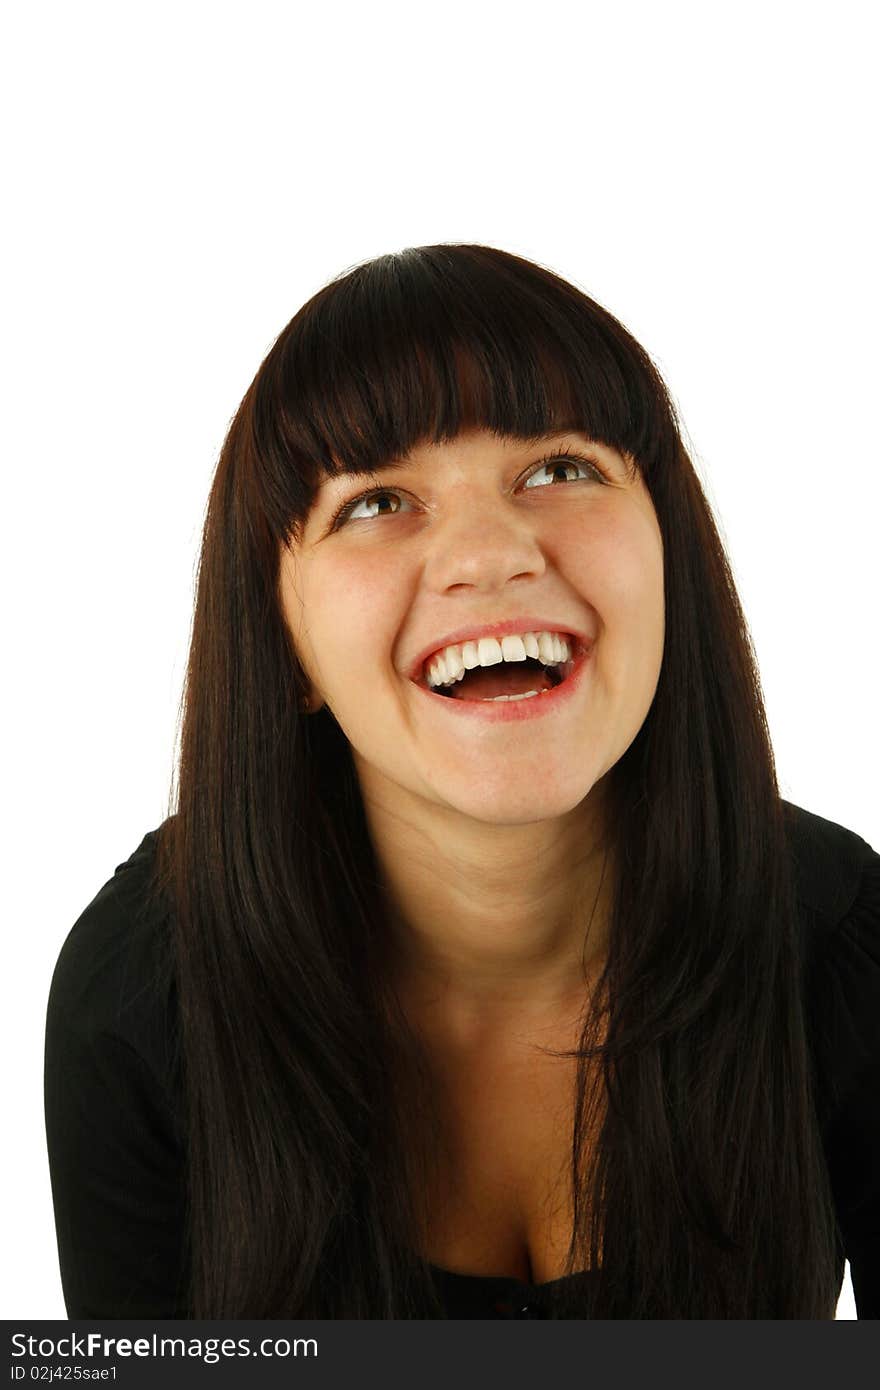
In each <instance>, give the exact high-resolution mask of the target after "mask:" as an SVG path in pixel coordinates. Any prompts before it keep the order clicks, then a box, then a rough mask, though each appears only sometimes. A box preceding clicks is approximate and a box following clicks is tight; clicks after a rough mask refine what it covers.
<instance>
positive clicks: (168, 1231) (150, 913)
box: [45, 803, 880, 1319]
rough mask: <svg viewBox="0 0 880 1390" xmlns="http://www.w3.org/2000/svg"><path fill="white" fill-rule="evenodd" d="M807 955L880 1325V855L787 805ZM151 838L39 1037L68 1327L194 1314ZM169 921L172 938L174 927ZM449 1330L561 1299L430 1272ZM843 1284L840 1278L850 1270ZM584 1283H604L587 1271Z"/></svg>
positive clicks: (122, 874) (112, 882) (847, 1185)
mask: <svg viewBox="0 0 880 1390" xmlns="http://www.w3.org/2000/svg"><path fill="white" fill-rule="evenodd" d="M786 810H787V812H788V814H789V816H790V824H791V834H792V845H793V851H794V856H795V863H796V872H797V883H798V898H799V902H800V905H801V910H802V914H803V923H804V928H805V931H806V933H807V940H808V942H809V949H810V951H811V962H812V965H811V969H812V971H813V975H812V976H811V978H813V979H815V980H816V982H817V983H816V987H815V988H814V989H811V990H810V993H809V1000H808V1022H809V1027H810V1030H811V1039H812V1042H813V1044H814V1046H815V1051H816V1056H817V1058H818V1066H819V1072H820V1085H821V1087H822V1090H823V1093H825V1094H827V1095H828V1096H829V1097H831V1098H832V1100H833V1103H832V1105H831V1110H830V1114H829V1119H828V1121H827V1123H826V1124H825V1126H824V1128H823V1143H824V1145H825V1153H826V1158H827V1162H828V1168H829V1173H830V1176H831V1182H832V1187H833V1190H834V1196H835V1204H836V1209H837V1215H838V1220H839V1223H840V1227H841V1231H842V1233H843V1237H844V1248H845V1252H846V1258H847V1259H848V1260H849V1263H850V1272H851V1276H852V1283H853V1292H854V1295H855V1301H856V1309H857V1313H858V1316H859V1318H876V1317H880V854H877V853H876V852H875V851H874V850H873V849H872V848H871V846H870V845H868V844H867V843H866V842H865V841H864V840H863V839H862V838H861V837H860V836H858V835H855V834H853V833H852V832H851V831H849V830H846V829H844V828H843V827H842V826H840V825H836V824H835V823H834V822H832V821H827V820H823V819H822V818H821V817H819V816H815V815H812V814H810V813H809V812H807V811H804V810H801V809H800V808H799V807H795V806H791V805H790V804H788V803H787V804H786ZM155 842H156V832H155V831H151V832H149V833H148V834H147V835H145V836H144V838H143V840H142V841H141V843H140V845H139V846H138V848H137V849H136V850H135V851H134V853H133V854H132V855H131V857H130V858H129V859H128V860H126V862H125V863H124V864H120V865H119V866H118V867H117V869H116V871H115V873H114V876H113V877H112V878H111V879H109V880H108V881H107V883H105V884H104V886H103V888H101V890H100V891H99V892H98V894H97V895H96V897H95V898H94V899H93V900H92V902H91V903H89V905H88V907H87V908H86V909H85V911H84V912H83V913H82V914H81V916H80V917H79V918H78V920H77V921H76V923H75V924H74V926H73V928H72V929H71V931H70V933H69V934H68V936H67V939H66V940H65V942H64V945H63V947H62V948H61V952H60V955H59V957H58V963H57V965H56V967H55V973H54V976H53V979H52V986H51V990H50V994H49V1002H48V1015H47V1027H46V1057H45V1103H46V1133H47V1139H48V1149H49V1166H50V1173H51V1180H52V1196H53V1201H54V1205H55V1225H56V1231H57V1237H58V1251H59V1257H60V1263H61V1279H62V1284H63V1288H64V1299H65V1304H66V1307H67V1313H68V1316H69V1317H70V1318H78V1319H87V1318H91V1319H97V1318H106V1317H118V1318H123V1317H131V1318H137V1317H140V1318H154V1319H156V1318H175V1317H178V1318H179V1317H185V1316H186V1313H185V1312H183V1311H182V1309H183V1307H184V1303H183V1298H182V1290H181V1289H180V1287H179V1281H180V1279H181V1277H182V1258H183V1257H182V1249H183V1245H182V1241H183V1183H182V1136H181V1132H180V1121H179V1109H178V1105H179V1098H178V1096H177V1093H176V1091H175V1086H174V1082H173V1074H174V1072H173V1061H172V1038H173V1036H174V1035H175V1032H176V1028H175V1020H174V1019H173V1018H172V1016H171V1005H170V1003H169V1002H168V1001H169V999H170V998H171V997H172V995H171V994H167V993H163V992H161V991H158V990H155V989H153V988H151V986H152V984H153V983H154V982H155V981H156V980H157V979H159V978H160V974H161V970H162V966H163V964H167V956H165V955H163V945H162V943H163V941H164V938H163V936H162V932H161V930H160V927H161V923H162V915H161V913H160V912H159V910H158V909H155V908H151V907H149V904H148V903H147V901H146V895H145V891H144V889H145V883H146V876H147V873H148V871H149V868H150V866H151V863H152V857H153V854H154V850H155ZM165 920H166V925H167V918H166V919H165ZM432 1270H433V1273H434V1277H435V1279H436V1280H437V1281H438V1283H439V1286H440V1288H441V1291H442V1295H443V1299H444V1305H445V1307H446V1309H447V1312H448V1314H449V1316H450V1317H455V1318H505V1317H512V1318H530V1317H546V1316H547V1315H548V1311H549V1309H550V1308H551V1307H552V1300H553V1291H554V1286H556V1285H558V1284H559V1283H560V1282H561V1281H559V1280H554V1281H553V1282H552V1283H547V1284H541V1285H537V1286H535V1285H529V1284H525V1283H521V1282H519V1281H517V1280H515V1279H509V1278H483V1277H480V1276H473V1275H466V1274H459V1273H452V1272H450V1271H445V1270H440V1269H437V1268H436V1267H432ZM840 1275H841V1280H842V1278H843V1267H842V1264H841V1270H840ZM570 1277H571V1278H573V1279H591V1278H595V1277H601V1273H600V1272H596V1271H585V1272H582V1273H581V1274H577V1275H572V1276H570Z"/></svg>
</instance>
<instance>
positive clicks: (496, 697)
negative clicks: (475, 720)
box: [477, 690, 550, 705]
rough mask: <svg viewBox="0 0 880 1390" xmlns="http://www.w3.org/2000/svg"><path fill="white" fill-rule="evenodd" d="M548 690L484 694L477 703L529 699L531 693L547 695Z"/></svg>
mask: <svg viewBox="0 0 880 1390" xmlns="http://www.w3.org/2000/svg"><path fill="white" fill-rule="evenodd" d="M549 694H550V691H549V690H526V691H525V692H524V693H523V694H522V695H484V696H483V697H482V699H480V700H478V701H477V703H478V704H480V705H485V704H494V703H495V701H496V700H531V698H532V696H533V695H549Z"/></svg>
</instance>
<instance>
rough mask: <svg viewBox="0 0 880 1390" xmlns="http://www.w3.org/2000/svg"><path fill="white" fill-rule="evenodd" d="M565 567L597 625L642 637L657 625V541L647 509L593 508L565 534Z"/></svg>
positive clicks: (660, 566)
mask: <svg viewBox="0 0 880 1390" xmlns="http://www.w3.org/2000/svg"><path fill="white" fill-rule="evenodd" d="M565 542H566V547H565V548H566V554H567V555H568V556H569V557H573V559H571V558H570V559H569V562H568V564H567V566H566V568H567V570H568V572H569V574H573V577H574V578H575V582H576V583H577V586H578V588H579V590H580V592H581V593H582V594H583V595H584V597H585V598H586V599H587V600H588V601H589V603H590V604H591V605H592V606H593V608H594V609H595V610H596V613H597V615H598V618H599V621H600V624H601V626H602V628H604V629H607V631H608V632H609V634H611V635H614V633H615V631H616V632H617V633H619V634H620V635H626V634H627V633H632V634H633V635H637V636H639V637H641V638H643V639H644V638H645V637H647V636H648V635H649V634H650V633H652V632H655V631H656V630H657V629H658V628H659V629H660V630H661V633H662V625H663V545H662V541H661V538H660V532H659V528H658V526H657V522H656V519H655V518H654V515H653V511H652V512H651V513H647V512H645V511H643V510H642V509H641V508H632V509H631V510H627V511H621V510H619V509H612V508H608V509H607V510H605V511H604V512H603V513H600V512H599V510H598V509H596V511H595V513H594V514H593V515H591V517H590V519H589V523H588V525H586V526H583V525H581V526H579V527H577V528H576V529H575V528H572V530H571V532H570V533H569V534H568V535H567V536H566V538H565Z"/></svg>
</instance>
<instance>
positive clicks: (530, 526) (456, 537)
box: [424, 495, 547, 591]
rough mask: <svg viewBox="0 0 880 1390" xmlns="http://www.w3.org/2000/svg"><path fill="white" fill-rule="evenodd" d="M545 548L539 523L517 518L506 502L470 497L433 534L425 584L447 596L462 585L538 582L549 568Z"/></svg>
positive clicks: (495, 586) (482, 585)
mask: <svg viewBox="0 0 880 1390" xmlns="http://www.w3.org/2000/svg"><path fill="white" fill-rule="evenodd" d="M545 543H546V538H545V537H544V536H543V535H542V533H541V532H540V530H539V527H538V523H537V521H536V520H535V519H534V518H527V517H525V516H523V515H522V514H520V515H516V514H515V510H514V506H513V504H512V503H511V502H509V501H507V500H506V499H491V500H486V499H482V498H481V499H475V498H474V497H473V495H470V496H464V497H462V499H461V500H460V505H459V506H458V508H457V509H452V510H450V512H448V513H447V515H446V516H445V517H444V518H443V520H442V521H440V522H438V523H437V524H436V525H435V526H434V527H433V528H431V534H430V539H429V542H428V545H429V550H428V554H427V556H426V559H425V564H424V574H425V580H426V582H427V583H428V585H429V586H430V587H432V588H434V589H436V590H438V591H446V590H448V589H451V588H455V587H457V586H459V585H461V584H465V585H470V586H472V587H474V588H478V589H493V588H500V587H501V586H502V585H504V584H505V583H507V581H508V580H510V579H514V578H520V577H525V576H529V575H531V576H535V577H537V576H539V575H541V574H543V573H544V572H545V570H546V568H547V557H546V553H545Z"/></svg>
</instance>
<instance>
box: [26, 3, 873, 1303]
mask: <svg viewBox="0 0 880 1390" xmlns="http://www.w3.org/2000/svg"><path fill="white" fill-rule="evenodd" d="M872 9H873V7H872V6H871V5H869V4H867V3H865V4H857V3H852V2H851V0H850V3H847V2H846V0H844V2H843V3H841V2H840V0H837V3H835V4H834V5H833V6H832V5H831V4H827V5H815V4H810V3H799V4H795V3H784V4H783V3H773V0H761V3H754V2H753V0H752V2H751V3H738V4H737V5H736V6H733V5H730V6H727V7H722V6H719V5H713V4H705V3H702V4H696V3H693V4H683V3H669V0H664V3H662V4H659V3H658V4H648V3H643V4H635V3H621V0H614V3H613V4H609V3H602V4H592V3H585V4H580V5H577V6H575V5H571V4H561V3H558V0H543V2H542V3H541V4H540V5H538V6H536V5H534V4H517V3H512V2H511V0H508V3H507V4H504V5H502V4H497V3H493V4H480V3H474V0H468V3H465V4H462V3H459V0H443V3H442V4H437V5H433V6H427V5H420V4H418V3H415V4H409V5H392V4H388V3H374V4H366V5H364V4H350V5H341V4H332V3H330V4H327V5H325V6H323V7H321V6H317V5H309V6H306V5H304V4H303V5H300V4H287V5H283V4H267V3H254V0H249V3H248V4H247V5H245V4H243V3H242V4H239V5H231V4H220V3H213V4H211V5H210V6H209V5H207V4H205V5H202V4H194V3H187V0H175V3H174V4H167V3H155V0H153V3H151V4H149V5H147V4H142V5H140V6H137V5H134V4H118V3H114V4H95V3H82V0H80V3H77V4H75V5H68V4H64V5H62V4H46V3H39V0H31V3H29V4H28V5H26V6H25V5H19V6H16V7H14V11H13V7H9V8H8V10H7V18H6V21H5V26H4V28H5V33H4V35H3V42H2V45H0V48H2V51H3V57H2V59H0V63H2V70H0V79H2V80H0V92H2V97H0V100H2V106H3V110H2V116H3V130H4V133H5V140H4V143H5V159H4V163H5V169H4V174H3V187H4V190H5V195H6V197H5V201H6V212H5V214H4V217H3V223H2V226H3V235H4V239H5V243H6V244H5V253H4V255H3V258H2V265H3V278H4V282H5V283H4V286H3V302H4V320H5V324H4V332H3V344H2V352H3V363H2V367H3V376H2V379H3V384H4V387H5V390H6V398H7V404H6V407H5V410H4V417H3V422H4V427H3V446H4V455H5V457H4V463H3V469H4V473H3V478H4V486H3V493H4V500H5V505H4V507H3V517H2V540H3V543H2V564H3V574H2V578H3V597H4V626H5V643H4V645H5V649H6V651H7V654H8V659H9V665H8V667H7V669H6V677H5V680H4V682H3V687H4V689H3V700H4V705H5V721H4V722H5V728H6V748H5V752H4V764H5V768H6V776H5V778H4V781H5V785H6V792H5V795H4V798H3V802H4V805H3V817H4V822H5V825H4V830H5V834H4V841H3V842H4V845H5V846H6V847H7V850H8V851H10V852H9V853H8V854H7V855H6V863H5V870H4V877H5V893H4V897H5V901H6V905H7V914H8V915H7V920H6V932H5V940H6V945H7V953H8V954H7V959H6V965H5V968H4V971H3V972H2V973H3V991H4V997H3V1000H2V1004H3V1024H4V1028H5V1030H6V1033H7V1038H6V1043H5V1047H4V1058H5V1068H6V1071H5V1077H4V1086H5V1094H6V1103H5V1106H4V1111H5V1114H6V1116H7V1130H6V1143H5V1149H4V1158H3V1162H4V1168H5V1172H4V1182H3V1184H2V1187H3V1197H4V1202H5V1205H6V1210H4V1212H3V1232H4V1241H3V1244H4V1253H5V1259H4V1286H3V1289H2V1291H0V1292H2V1314H3V1316H4V1317H6V1318H16V1317H20V1318H26V1317H30V1318H62V1317H64V1316H65V1312H64V1306H63V1302H62V1297H61V1286H60V1280H59V1276H58V1267H57V1255H56V1247H55V1233H54V1225H53V1216H52V1206H51V1196H50V1187H49V1173H48V1166H47V1160H46V1155H45V1136H44V1129H43V1115H42V1050H43V1029H44V1022H45V1005H46V996H47V992H48V987H49V980H50V977H51V972H52V968H53V966H54V962H55V959H56V957H57V954H58V951H59V949H60V946H61V943H62V941H63V939H64V937H65V936H66V934H67V932H68V931H69V929H70V927H71V926H72V924H73V922H74V921H75V919H76V918H77V916H78V915H79V913H80V912H81V911H82V909H83V908H84V907H85V905H86V904H87V903H88V902H89V901H90V900H91V898H92V897H93V896H94V895H95V893H96V892H97V890H98V888H99V887H100V886H101V884H102V883H104V881H105V880H106V879H107V878H108V877H110V875H111V874H112V872H113V870H114V868H115V866H116V865H117V864H119V863H120V862H122V861H123V860H124V859H126V858H127V857H128V855H129V854H130V853H131V852H132V851H133V850H134V849H135V848H136V846H137V845H138V843H139V842H140V840H141V838H142V836H143V835H144V833H145V832H146V831H147V830H149V829H152V828H154V827H155V826H156V825H158V824H159V822H160V821H161V820H162V818H163V816H164V814H165V805H166V797H167V793H168V785H169V778H170V775H171V766H172V758H173V753H174V739H175V717H176V709H177V701H178V698H179V695H180V688H181V682H182V677H183V669H184V660H185V655H186V646H187V639H188V633H189V621H190V611H191V601H192V589H193V577H194V566H195V561H196V556H197V548H198V543H199V538H200V528H201V524H202V517H203V508H204V504H205V500H206V497H207V493H208V488H209V484H210V479H211V475H212V471H213V468H214V465H215V463H216V458H217V454H218V450H219V447H220V444H221V441H222V439H223V436H224V434H225V431H226V428H227V425H228V423H229V421H230V419H231V417H232V415H233V414H234V412H235V410H236V408H237V406H238V403H239V401H240V399H241V397H242V395H243V393H244V391H245V389H246V387H247V386H248V384H249V382H250V381H251V379H252V377H253V375H254V373H255V371H256V369H257V367H258V365H259V362H260V360H261V359H262V357H263V355H264V354H265V352H266V351H267V349H268V348H269V346H270V344H271V342H272V341H273V339H274V338H275V336H276V335H277V333H278V332H279V331H280V329H281V328H282V327H283V325H284V324H285V323H286V322H287V321H288V320H289V319H290V318H291V317H292V315H293V314H294V313H295V312H296V310H297V309H298V308H299V307H300V305H301V304H302V303H303V302H304V301H305V300H306V299H307V298H309V297H310V296H311V295H312V294H313V293H314V292H315V291H316V290H317V289H318V288H320V286H321V285H322V284H324V283H325V282H326V281H327V280H328V279H330V278H331V277H332V276H334V275H336V274H337V273H339V272H340V271H342V270H344V269H345V268H347V267H348V266H350V265H352V264H354V263H356V262H359V261H362V260H364V259H366V258H368V257H370V256H374V255H378V254H380V253H383V252H387V251H391V250H399V249H402V248H403V247H405V246H414V245H422V244H426V243H432V242H438V241H480V242H484V243H488V244H492V245H497V246H499V247H502V248H504V249H507V250H510V251H514V252H516V253H518V254H521V255H525V256H529V257H532V258H534V259H536V260H538V261H541V262H542V263H543V264H545V265H548V266H549V267H551V268H552V269H554V270H556V271H557V272H558V273H560V274H561V275H563V276H565V277H566V278H567V279H570V280H572V281H573V282H575V283H576V284H578V285H579V286H580V287H581V288H582V289H584V290H585V291H586V292H587V293H589V294H591V295H592V296H594V297H595V298H597V299H598V300H599V301H600V302H602V303H603V304H604V305H606V306H607V307H608V308H609V309H611V311H612V312H613V313H614V314H616V315H617V316H618V317H619V318H620V319H622V321H623V322H624V323H625V324H626V325H627V327H628V328H629V329H630V330H631V331H632V332H633V333H634V334H635V336H636V337H637V338H638V339H639V340H640V341H641V342H642V343H643V344H644V346H645V347H646V348H647V350H648V351H649V352H650V353H651V354H652V356H653V357H654V359H655V361H656V362H657V364H658V366H659V367H660V370H661V371H662V372H663V373H664V375H665V377H666V380H667V382H668V384H669V386H670V389H671V391H672V393H673V397H674V399H675V400H676V402H677V404H678V407H679V409H680V411H681V414H682V416H683V420H684V424H685V427H686V431H687V438H688V439H689V442H690V443H691V444H692V446H693V450H694V458H695V463H696V466H697V468H698V471H699V473H700V476H701V478H702V479H703V481H704V483H705V486H706V488H707V491H708V494H709V497H710V500H711V502H712V504H713V506H714V508H715V510H716V514H717V516H718V519H719V521H720V523H721V527H722V532H723V534H724V536H725V538H726V541H727V544H728V547H729V551H730V555H731V558H732V561H733V564H734V568H735V573H736V575H737V579H738V583H739V586H740V591H741V595H742V598H743V601H744V604H745V608H746V613H747V616H748V619H749V621H750V624H751V629H752V632H753V636H754V641H755V645H756V649H757V653H758V658H759V662H760V665H761V669H762V674H763V680H764V685H765V694H766V700H767V706H768V712H769V718H770V724H771V731H772V735H773V738H774V743H775V747H776V752H777V757H778V764H779V773H780V778H781V782H782V787H783V794H784V795H785V796H787V797H788V799H790V800H793V801H795V802H796V803H798V804H799V805H801V806H804V807H806V808H807V809H809V810H812V811H815V812H818V813H819V814H820V815H822V816H825V817H826V818H828V819H831V820H836V821H839V822H840V823H842V824H844V825H846V826H848V827H850V828H851V829H854V830H856V831H858V833H859V834H861V835H862V836H864V838H865V839H867V840H869V841H870V842H871V843H872V844H873V845H874V846H875V847H878V848H880V804H878V798H877V793H876V787H877V783H878V775H877V774H878V757H877V744H876V728H877V694H878V679H877V624H876V612H877V598H878V561H877V524H876V511H875V507H876V504H877V501H878V489H877V483H876V478H877V466H878V457H877V444H876V401H877V388H876V379H877V367H878V362H877V352H876V346H875V345H876V324H877V311H878V285H877V276H876V247H877V245H878V244H880V236H878V226H877V218H876V213H875V201H874V196H873V195H874V194H875V193H876V186H875V185H876V162H875V160H876V149H877V138H876V137H877V108H876V104H875V101H874V98H873V97H872V95H871V94H872V92H874V91H875V90H876V70H875V58H876V50H875V48H874V46H873V44H872V43H871V42H870V32H869V21H870V19H871V17H872ZM838 1316H839V1317H841V1318H852V1317H854V1316H855V1308H854V1304H853V1301H852V1295H851V1288H850V1284H849V1278H848V1274H847V1281H846V1283H845V1285H844V1291H843V1294H842V1297H841V1302H840V1306H839V1309H838Z"/></svg>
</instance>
